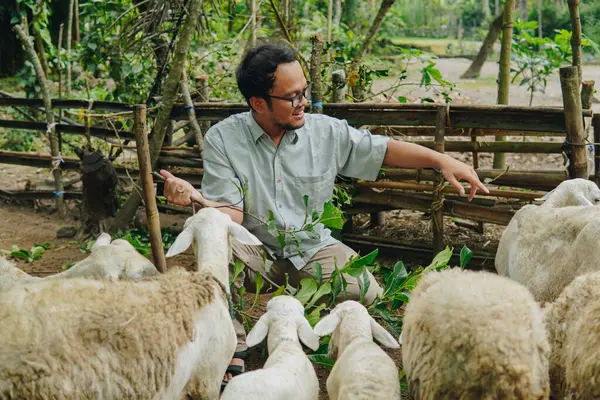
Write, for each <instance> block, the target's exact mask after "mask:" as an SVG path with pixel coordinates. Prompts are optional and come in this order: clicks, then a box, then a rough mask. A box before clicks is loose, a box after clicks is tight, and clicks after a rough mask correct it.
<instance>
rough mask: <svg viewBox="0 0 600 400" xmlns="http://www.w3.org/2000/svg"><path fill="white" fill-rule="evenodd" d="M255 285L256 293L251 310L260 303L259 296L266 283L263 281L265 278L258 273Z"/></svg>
mask: <svg viewBox="0 0 600 400" xmlns="http://www.w3.org/2000/svg"><path fill="white" fill-rule="evenodd" d="M254 284H255V285H256V289H255V292H254V293H255V294H254V302H253V303H252V307H250V309H251V310H252V309H253V308H254V306H255V305H256V303H257V302H258V296H259V295H260V290H261V289H262V287H263V285H264V284H265V281H264V280H263V277H262V275H261V274H260V272H257V273H256V278H255V281H254Z"/></svg>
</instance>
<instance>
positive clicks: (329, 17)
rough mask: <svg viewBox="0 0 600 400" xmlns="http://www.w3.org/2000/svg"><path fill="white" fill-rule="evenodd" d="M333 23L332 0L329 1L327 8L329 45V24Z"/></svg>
mask: <svg viewBox="0 0 600 400" xmlns="http://www.w3.org/2000/svg"><path fill="white" fill-rule="evenodd" d="M332 21H333V0H329V4H328V7H327V43H331V24H332Z"/></svg>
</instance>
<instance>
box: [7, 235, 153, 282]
mask: <svg viewBox="0 0 600 400" xmlns="http://www.w3.org/2000/svg"><path fill="white" fill-rule="evenodd" d="M155 275H158V270H157V269H156V267H155V266H154V264H152V262H150V260H148V259H147V258H146V257H144V256H143V255H141V254H140V253H139V252H138V251H137V250H136V249H135V247H133V246H132V245H131V243H129V242H128V241H126V240H123V239H115V240H113V241H112V243H111V237H110V235H109V234H108V233H102V234H101V235H100V236H99V237H98V239H97V240H96V242H95V243H94V245H93V246H92V249H91V254H90V255H89V256H88V257H86V258H85V259H83V260H81V261H78V262H76V263H75V264H73V266H71V268H69V269H68V270H66V271H63V272H60V273H58V274H54V275H49V276H46V277H44V278H40V277H36V276H31V275H29V274H27V273H26V272H24V271H22V270H21V269H19V268H17V267H16V266H15V265H14V264H13V263H11V262H9V261H8V260H5V259H3V258H0V291H3V290H7V289H10V288H11V287H13V286H15V285H24V284H28V283H32V282H39V281H41V280H45V279H46V280H47V279H65V278H93V279H112V280H118V279H133V280H139V279H143V278H145V277H149V276H155Z"/></svg>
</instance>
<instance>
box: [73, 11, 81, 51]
mask: <svg viewBox="0 0 600 400" xmlns="http://www.w3.org/2000/svg"><path fill="white" fill-rule="evenodd" d="M73 12H74V13H75V43H79V42H80V41H81V35H80V34H79V0H75V9H74V10H73Z"/></svg>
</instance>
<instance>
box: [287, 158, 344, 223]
mask: <svg viewBox="0 0 600 400" xmlns="http://www.w3.org/2000/svg"><path fill="white" fill-rule="evenodd" d="M335 176H336V171H335V169H329V170H327V171H325V173H322V174H320V175H311V176H303V175H297V176H295V177H294V183H295V184H296V185H295V188H294V189H295V190H294V192H295V196H296V197H297V200H295V201H294V205H295V207H294V208H295V210H294V211H295V212H296V213H297V214H301V215H304V212H305V207H304V202H303V200H302V198H303V196H304V195H308V215H309V217H310V213H311V212H312V210H313V209H315V210H317V211H318V212H321V211H323V204H324V203H325V202H326V201H329V200H330V199H331V196H332V195H333V185H334V182H335Z"/></svg>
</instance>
